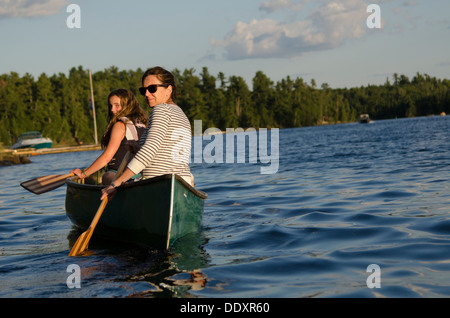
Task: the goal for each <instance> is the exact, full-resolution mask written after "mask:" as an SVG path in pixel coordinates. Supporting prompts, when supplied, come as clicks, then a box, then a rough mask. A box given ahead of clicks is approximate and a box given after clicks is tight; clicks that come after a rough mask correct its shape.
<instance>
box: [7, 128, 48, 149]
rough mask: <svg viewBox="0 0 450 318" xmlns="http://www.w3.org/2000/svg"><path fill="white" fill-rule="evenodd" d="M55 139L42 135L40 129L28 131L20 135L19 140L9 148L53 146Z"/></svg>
mask: <svg viewBox="0 0 450 318" xmlns="http://www.w3.org/2000/svg"><path fill="white" fill-rule="evenodd" d="M52 144H53V141H52V140H51V139H50V138H45V137H42V135H41V133H40V132H39V131H28V132H25V133H23V134H20V135H19V138H17V142H16V143H15V144H14V145H12V146H11V147H10V148H9V149H23V148H34V149H42V148H51V147H52Z"/></svg>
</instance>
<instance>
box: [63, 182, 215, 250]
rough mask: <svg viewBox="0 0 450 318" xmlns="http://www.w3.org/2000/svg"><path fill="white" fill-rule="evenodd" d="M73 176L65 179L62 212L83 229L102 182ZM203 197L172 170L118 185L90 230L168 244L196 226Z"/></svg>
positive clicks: (95, 206)
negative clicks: (87, 182)
mask: <svg viewBox="0 0 450 318" xmlns="http://www.w3.org/2000/svg"><path fill="white" fill-rule="evenodd" d="M75 180H77V178H72V179H70V180H68V181H67V182H66V183H67V195H66V213H67V216H68V217H69V219H70V220H71V221H72V222H73V223H74V224H75V225H77V226H79V227H80V228H81V229H83V230H85V229H87V228H88V227H89V225H90V223H91V221H92V219H93V218H94V215H95V213H96V212H97V210H98V207H99V206H100V196H101V189H102V186H98V185H83V184H79V183H76V182H75ZM206 197H207V196H206V194H205V193H203V192H201V191H198V190H196V189H194V188H192V187H190V186H189V185H188V184H187V183H186V182H185V181H184V180H182V179H181V178H180V177H178V176H175V175H165V176H161V177H156V178H152V179H147V180H143V181H139V182H133V183H131V184H129V185H128V184H127V185H123V186H122V187H120V188H119V189H118V191H117V193H116V194H115V196H114V197H113V198H112V200H111V201H110V202H109V203H108V204H107V205H106V208H105V210H104V211H103V214H102V217H101V218H100V221H99V223H98V224H97V227H96V228H95V232H94V233H95V234H94V235H99V236H102V237H105V238H108V239H113V240H119V241H125V242H131V243H137V244H140V245H144V246H151V247H156V248H169V247H170V246H171V245H172V244H173V243H174V242H175V240H176V239H177V238H179V237H182V236H184V235H186V234H189V233H193V232H197V231H199V230H200V229H201V223H202V215H203V207H204V200H205V199H206Z"/></svg>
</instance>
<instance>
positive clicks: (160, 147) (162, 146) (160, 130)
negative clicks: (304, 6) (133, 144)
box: [128, 104, 192, 178]
mask: <svg viewBox="0 0 450 318" xmlns="http://www.w3.org/2000/svg"><path fill="white" fill-rule="evenodd" d="M191 138H192V137H191V124H190V122H189V119H188V118H187V117H186V115H185V114H184V112H183V111H182V110H181V108H180V107H179V106H177V105H174V104H159V105H156V106H155V107H153V110H152V112H151V114H150V117H149V123H148V126H147V128H146V130H145V132H144V133H143V135H142V137H141V138H140V141H139V142H140V145H141V148H140V150H139V151H138V153H137V154H136V155H135V157H134V158H133V159H132V160H131V162H130V163H129V164H128V168H129V169H130V170H131V171H133V172H134V173H135V174H138V173H139V172H142V175H143V177H144V178H152V177H156V176H160V175H164V174H172V173H175V174H177V175H179V176H181V177H184V178H191V176H192V175H191V173H190V168H189V158H190V155H191Z"/></svg>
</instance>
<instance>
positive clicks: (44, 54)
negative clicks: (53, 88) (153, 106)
mask: <svg viewBox="0 0 450 318" xmlns="http://www.w3.org/2000/svg"><path fill="white" fill-rule="evenodd" d="M71 4H75V5H77V7H78V10H73V9H72V6H70V5H71ZM370 4H375V5H377V6H378V9H379V10H372V9H371V10H368V8H371V7H369V5H370ZM78 13H79V15H78ZM377 21H380V24H379V25H378V26H379V27H376V25H374V23H375V22H377ZM374 26H375V27H374ZM0 45H1V49H0V74H9V73H10V72H16V73H18V74H19V75H20V76H23V75H24V74H26V73H29V74H31V75H32V76H34V77H35V78H36V79H37V78H38V77H39V76H40V75H41V74H42V73H45V74H47V75H48V76H51V75H53V74H59V73H65V74H68V72H69V70H70V69H71V68H72V67H78V66H82V67H83V68H84V69H90V70H92V72H96V71H102V70H104V69H107V68H110V67H112V66H115V67H117V68H118V69H119V70H137V69H138V68H141V69H143V70H145V69H146V68H148V67H152V66H156V65H159V66H162V67H165V68H167V69H169V70H173V69H175V68H177V69H179V70H181V71H183V70H184V69H190V68H193V69H195V70H196V74H197V75H198V74H200V73H201V71H202V68H203V67H207V68H208V71H209V73H210V74H212V75H214V76H217V74H218V73H219V72H222V73H224V74H225V76H227V77H228V76H233V75H234V76H242V77H243V78H244V79H245V80H246V82H247V84H248V85H249V87H250V88H251V82H252V78H253V77H254V76H255V74H256V72H258V71H262V72H263V73H264V74H265V75H267V76H268V77H269V78H270V79H271V80H272V81H273V82H277V81H280V80H281V79H285V78H287V77H288V76H289V77H291V79H295V78H298V77H300V78H303V79H304V80H305V81H306V82H308V83H310V82H311V80H312V79H314V81H315V82H316V85H317V86H319V87H320V86H321V85H322V84H324V83H326V84H328V86H329V87H331V88H344V87H347V88H350V87H360V86H367V85H380V84H384V83H385V82H386V80H387V79H389V80H390V81H391V82H392V79H393V74H394V73H397V74H399V75H406V76H408V77H409V78H410V79H412V78H413V77H414V76H415V75H416V74H417V73H421V74H428V75H430V76H432V77H437V78H440V79H444V78H447V79H449V78H450V1H449V0H426V1H425V0H378V1H376V0H373V1H371V2H369V1H362V0H343V1H332V0H267V1H266V0H226V1H224V0H222V1H218V0H190V1H187V0H166V1H153V0H125V1H122V0H70V1H67V0H15V1H13V0H0Z"/></svg>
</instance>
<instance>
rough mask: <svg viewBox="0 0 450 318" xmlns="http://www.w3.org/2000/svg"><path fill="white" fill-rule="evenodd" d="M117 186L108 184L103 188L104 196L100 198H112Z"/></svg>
mask: <svg viewBox="0 0 450 318" xmlns="http://www.w3.org/2000/svg"><path fill="white" fill-rule="evenodd" d="M116 191H117V190H116V188H114V187H113V186H110V185H109V186H107V187H106V188H103V189H102V196H101V198H100V200H101V201H102V200H104V199H105V198H106V197H108V198H111V199H112V197H113V196H114V194H116Z"/></svg>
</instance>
